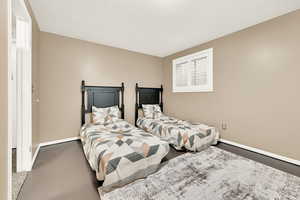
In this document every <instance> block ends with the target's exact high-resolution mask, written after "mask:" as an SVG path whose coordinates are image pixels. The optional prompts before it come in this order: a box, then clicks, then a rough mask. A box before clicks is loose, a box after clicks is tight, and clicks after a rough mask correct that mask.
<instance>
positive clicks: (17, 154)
mask: <svg viewBox="0 0 300 200" xmlns="http://www.w3.org/2000/svg"><path fill="white" fill-rule="evenodd" d="M31 23H32V22H31V16H30V15H29V12H28V11H27V8H26V5H25V2H24V0H12V1H11V18H10V26H11V28H10V30H11V34H10V35H11V36H10V43H9V45H10V48H9V50H10V60H9V80H8V81H9V83H8V85H9V91H8V93H9V101H8V104H9V105H8V113H9V116H8V118H9V125H8V131H9V136H10V137H11V138H10V139H9V143H8V148H9V149H8V153H9V156H8V158H9V162H10V164H9V166H8V170H9V172H8V174H9V175H8V176H9V178H8V180H9V181H8V182H9V183H8V184H9V186H8V194H9V200H10V199H13V200H15V199H16V198H17V195H18V192H19V190H20V188H21V186H22V184H23V182H24V181H25V178H26V174H27V172H28V171H30V170H31V167H32V89H31V87H32V86H31V85H32V83H31V82H32V81H31V73H32V66H31V65H32V61H31V60H32V58H31V57H32V55H31V54H32V52H31V51H32V24H31Z"/></svg>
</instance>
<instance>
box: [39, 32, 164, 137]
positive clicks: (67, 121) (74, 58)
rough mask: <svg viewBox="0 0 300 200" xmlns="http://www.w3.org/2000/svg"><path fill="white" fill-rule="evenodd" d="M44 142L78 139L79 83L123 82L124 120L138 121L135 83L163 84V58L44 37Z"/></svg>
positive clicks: (41, 112)
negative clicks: (135, 118)
mask: <svg viewBox="0 0 300 200" xmlns="http://www.w3.org/2000/svg"><path fill="white" fill-rule="evenodd" d="M40 63H41V64H40V100H41V101H40V138H41V142H45V141H52V140H58V139H64V138H68V137H74V136H78V134H79V128H80V105H81V96H80V95H81V93H80V84H81V80H86V81H87V84H93V85H94V84H96V85H113V86H115V85H116V86H119V85H120V84H121V82H125V119H126V120H129V121H130V122H131V123H133V122H134V104H135V101H134V98H135V92H134V87H135V83H136V82H140V83H143V84H146V85H147V86H159V85H160V84H161V82H162V59H161V58H157V57H153V56H148V55H144V54H139V53H134V52H131V51H127V50H122V49H117V48H112V47H108V46H103V45H97V44H93V43H89V42H84V41H81V40H77V39H71V38H67V37H62V36H58V35H54V34H50V33H45V32H41V34H40Z"/></svg>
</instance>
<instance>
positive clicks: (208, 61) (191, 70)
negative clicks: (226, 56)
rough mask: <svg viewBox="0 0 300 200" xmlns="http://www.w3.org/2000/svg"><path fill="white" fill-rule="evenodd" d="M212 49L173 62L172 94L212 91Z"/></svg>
mask: <svg viewBox="0 0 300 200" xmlns="http://www.w3.org/2000/svg"><path fill="white" fill-rule="evenodd" d="M212 59H213V49H208V50H205V51H201V52H198V53H195V54H191V55H188V56H184V57H181V58H178V59H176V60H174V61H173V91H174V92H209V91H213V62H212V61H213V60H212Z"/></svg>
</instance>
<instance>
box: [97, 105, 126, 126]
mask: <svg viewBox="0 0 300 200" xmlns="http://www.w3.org/2000/svg"><path fill="white" fill-rule="evenodd" d="M119 112H120V110H119V107H118V106H112V107H107V108H97V107H95V106H93V107H92V122H93V123H94V124H109V123H113V122H115V121H117V120H118V119H119Z"/></svg>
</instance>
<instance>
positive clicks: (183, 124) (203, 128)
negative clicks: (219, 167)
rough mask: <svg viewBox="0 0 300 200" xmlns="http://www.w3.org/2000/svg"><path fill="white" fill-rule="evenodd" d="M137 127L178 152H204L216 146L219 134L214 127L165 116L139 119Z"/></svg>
mask: <svg viewBox="0 0 300 200" xmlns="http://www.w3.org/2000/svg"><path fill="white" fill-rule="evenodd" d="M137 126H138V127H140V128H141V129H143V130H145V131H146V132H150V133H152V134H153V135H156V136H158V137H160V138H161V139H162V140H165V141H167V142H168V143H170V144H171V145H172V146H174V148H176V149H177V150H181V149H183V148H185V149H187V150H190V151H202V150H204V149H207V148H208V147H209V146H210V145H212V144H216V143H217V142H218V139H219V133H218V131H217V130H216V129H215V128H214V127H210V126H207V125H205V124H194V123H191V122H188V121H183V120H179V119H176V118H173V117H168V116H165V115H163V116H162V117H159V118H155V119H152V118H145V117H144V118H139V119H138V120H137Z"/></svg>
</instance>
